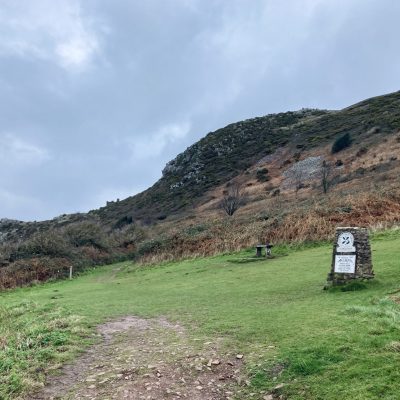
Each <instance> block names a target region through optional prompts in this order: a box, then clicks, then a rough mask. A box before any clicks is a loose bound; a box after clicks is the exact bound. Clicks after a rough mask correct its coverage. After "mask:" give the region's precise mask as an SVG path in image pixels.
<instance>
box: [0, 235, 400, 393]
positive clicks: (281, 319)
mask: <svg viewBox="0 0 400 400" xmlns="http://www.w3.org/2000/svg"><path fill="white" fill-rule="evenodd" d="M372 248H373V261H374V269H375V273H376V279H375V281H373V282H371V284H369V285H367V288H366V289H364V290H360V291H350V292H342V291H340V290H339V291H323V290H322V287H323V285H324V282H325V278H326V275H327V272H328V271H329V266H330V260H331V246H330V245H329V246H327V245H323V246H320V247H316V248H310V249H306V248H303V249H299V250H297V251H294V250H290V249H288V248H285V247H278V248H277V249H276V252H275V254H276V255H277V256H278V257H277V258H275V259H272V260H261V261H257V262H251V261H252V260H251V259H248V257H249V256H251V255H252V253H253V250H249V251H245V252H242V253H237V254H228V255H224V256H218V257H212V258H205V259H197V260H190V261H183V262H177V263H168V264H161V265H157V266H153V267H148V268H143V267H139V266H137V265H135V264H132V263H127V262H124V263H120V264H115V265H111V266H107V267H101V268H99V269H96V270H92V271H91V272H88V273H87V274H85V275H84V276H81V277H79V278H76V279H74V280H73V281H61V282H56V283H47V284H44V285H40V286H37V287H32V288H25V289H17V290H14V291H10V292H3V293H1V294H0V318H1V321H2V323H1V325H0V397H1V398H4V399H11V398H12V399H16V398H18V396H20V395H21V394H23V393H26V392H27V390H29V389H30V388H32V387H34V386H35V385H36V383H35V382H37V381H42V380H43V379H44V374H46V373H48V372H49V371H51V369H52V366H53V365H54V364H56V363H58V362H60V361H65V360H66V359H68V358H69V357H71V356H72V355H76V351H77V350H78V349H79V348H81V347H82V346H84V345H85V340H86V339H87V338H90V332H91V331H92V330H93V326H94V325H95V324H97V323H99V322H101V321H104V320H105V319H109V318H114V317H116V316H121V315H137V316H142V317H154V316H160V315H162V316H165V317H167V318H168V319H169V320H170V321H179V322H180V323H181V324H183V325H184V326H186V327H187V328H188V333H189V335H190V337H191V338H192V339H193V340H199V339H198V338H201V339H200V340H201V341H206V340H209V341H215V340H217V338H219V339H218V340H222V341H223V343H224V346H225V348H226V351H231V352H234V354H236V353H242V354H244V357H245V361H246V372H247V374H248V377H249V378H248V379H249V381H250V386H249V387H247V386H243V387H242V386H241V387H238V388H237V389H238V390H241V391H242V392H241V394H240V396H239V398H240V399H245V398H253V399H262V398H263V396H264V395H266V393H269V392H270V390H271V389H272V388H274V387H276V385H277V384H278V383H284V384H285V386H283V387H282V388H281V389H279V394H282V395H283V396H284V398H288V399H310V400H311V399H326V400H328V399H332V400H336V399H338V398H341V399H352V400H354V399H359V400H366V399H378V398H379V399H395V398H397V396H398V393H399V391H400V379H399V370H398V368H397V366H398V363H399V357H400V356H399V354H400V353H399V348H400V342H399V333H400V308H399V306H398V304H397V303H396V301H398V299H399V290H400V289H399V281H400V269H399V265H398V260H399V257H400V250H399V249H400V237H399V234H398V231H389V232H387V233H385V234H380V235H376V237H375V239H374V240H373V243H372ZM285 254H287V255H286V256H285ZM85 338H86V339H85ZM82 340H83V341H82ZM86 343H87V342H86ZM250 393H256V395H253V396H252V397H250Z"/></svg>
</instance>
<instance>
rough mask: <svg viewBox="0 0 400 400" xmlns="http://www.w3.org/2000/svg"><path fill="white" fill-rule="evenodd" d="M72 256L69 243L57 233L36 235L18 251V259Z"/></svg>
mask: <svg viewBox="0 0 400 400" xmlns="http://www.w3.org/2000/svg"><path fill="white" fill-rule="evenodd" d="M69 254H70V250H69V248H68V243H67V241H66V240H65V238H64V237H63V236H61V235H60V233H58V232H56V231H47V232H38V233H35V234H34V235H33V236H32V237H31V238H30V239H29V240H27V241H26V242H25V243H23V244H22V245H21V246H19V248H18V249H17V254H16V258H17V259H21V258H25V257H27V258H30V257H38V256H49V257H65V256H68V255H69Z"/></svg>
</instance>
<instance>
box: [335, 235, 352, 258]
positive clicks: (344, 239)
mask: <svg viewBox="0 0 400 400" xmlns="http://www.w3.org/2000/svg"><path fill="white" fill-rule="evenodd" d="M337 244H338V247H337V248H336V252H337V253H354V252H355V251H356V248H355V247H354V236H353V234H352V233H350V232H343V233H341V234H340V235H339V237H338V241H337Z"/></svg>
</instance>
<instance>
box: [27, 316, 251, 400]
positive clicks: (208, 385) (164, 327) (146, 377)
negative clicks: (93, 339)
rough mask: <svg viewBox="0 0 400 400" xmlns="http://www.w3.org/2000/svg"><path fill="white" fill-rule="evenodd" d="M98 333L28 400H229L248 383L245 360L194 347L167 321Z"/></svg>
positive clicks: (131, 321) (125, 323)
mask: <svg viewBox="0 0 400 400" xmlns="http://www.w3.org/2000/svg"><path fill="white" fill-rule="evenodd" d="M98 333H99V334H100V335H101V336H102V341H101V343H99V344H96V345H94V346H92V347H91V348H90V349H89V350H88V351H87V352H86V353H84V354H83V355H82V356H81V357H79V358H78V359H77V360H76V361H75V362H74V363H72V364H69V365H66V366H64V367H63V368H62V370H61V374H60V375H59V376H53V377H49V379H48V382H47V385H46V386H45V388H44V389H43V390H42V391H41V392H40V393H38V394H36V395H34V396H29V399H34V400H44V399H47V400H50V399H64V400H67V399H71V400H72V399H104V400H105V399H138V400H139V399H146V400H147V399H148V400H161V399H190V400H208V399H209V400H220V399H226V400H228V399H233V398H234V395H235V394H236V395H237V394H239V393H240V392H241V387H240V386H241V385H242V384H244V383H245V382H244V379H243V378H242V376H241V369H242V366H243V362H244V359H243V358H242V356H241V355H237V354H220V350H219V349H220V347H221V346H219V344H218V343H214V342H205V343H203V342H201V341H197V342H196V341H194V342H190V341H189V339H188V337H187V335H186V333H185V330H184V329H183V328H182V327H181V326H180V325H174V324H171V323H170V322H168V321H167V320H166V319H164V318H158V319H141V318H137V317H133V316H130V317H125V318H122V319H119V320H116V321H111V322H108V323H106V324H103V325H101V326H99V327H98ZM239 398H240V396H239Z"/></svg>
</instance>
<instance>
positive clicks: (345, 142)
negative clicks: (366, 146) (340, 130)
mask: <svg viewBox="0 0 400 400" xmlns="http://www.w3.org/2000/svg"><path fill="white" fill-rule="evenodd" d="M351 142H352V140H351V136H350V133H345V134H344V135H343V136H340V137H339V138H337V139H336V140H335V141H334V142H333V145H332V154H335V153H338V152H339V151H341V150H343V149H345V148H347V147H349V146H350V145H351Z"/></svg>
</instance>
